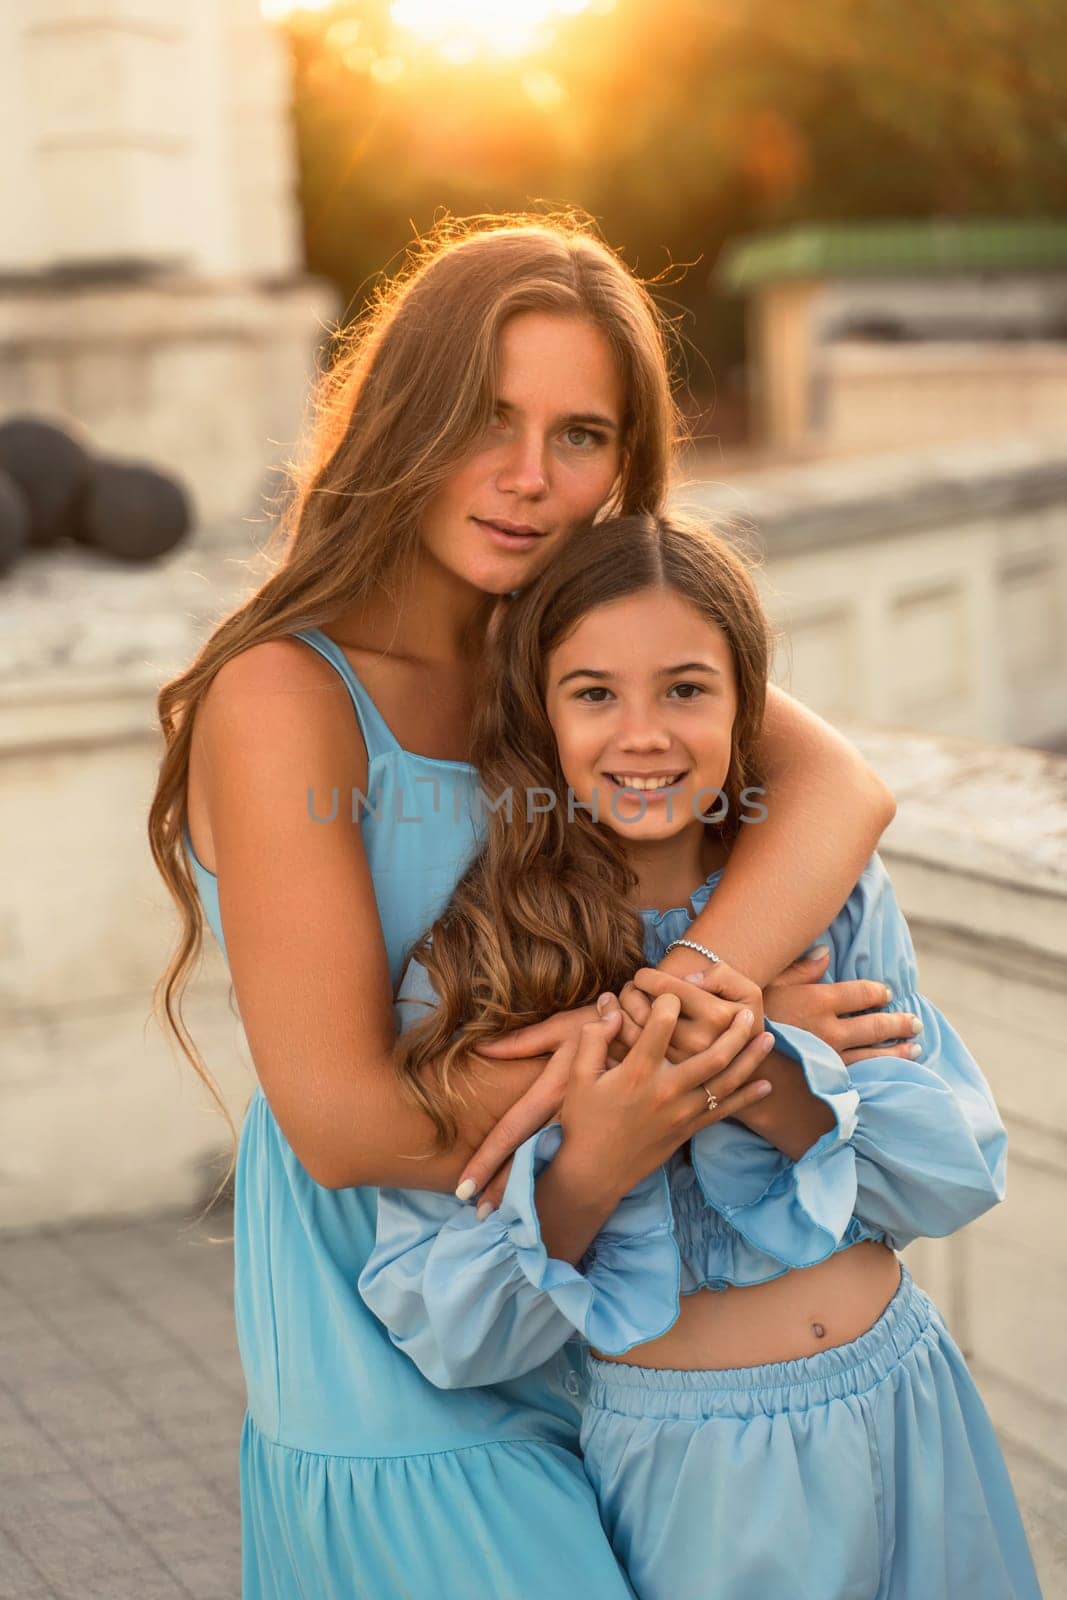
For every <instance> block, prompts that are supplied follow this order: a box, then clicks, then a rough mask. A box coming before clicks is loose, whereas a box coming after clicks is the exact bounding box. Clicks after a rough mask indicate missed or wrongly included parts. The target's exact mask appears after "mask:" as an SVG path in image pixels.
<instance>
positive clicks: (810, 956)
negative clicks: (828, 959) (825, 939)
mask: <svg viewBox="0 0 1067 1600" xmlns="http://www.w3.org/2000/svg"><path fill="white" fill-rule="evenodd" d="M829 954H830V946H829V945H828V944H817V945H816V946H815V949H814V950H809V951H808V953H807V955H806V956H805V957H804V959H805V961H821V960H822V958H823V956H828V955H829Z"/></svg>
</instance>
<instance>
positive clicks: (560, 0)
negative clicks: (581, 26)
mask: <svg viewBox="0 0 1067 1600" xmlns="http://www.w3.org/2000/svg"><path fill="white" fill-rule="evenodd" d="M589 4H590V0H508V3H507V4H505V5H501V4H500V0H449V3H448V4H447V5H442V4H441V3H440V0H393V5H392V8H391V11H390V15H391V17H392V19H393V22H394V23H396V25H397V26H398V27H400V28H403V29H405V30H406V31H407V32H409V33H412V34H414V35H415V36H416V37H417V38H419V39H421V40H422V41H423V42H424V43H426V44H429V45H433V46H434V47H435V48H436V49H437V50H438V51H440V53H441V54H442V55H444V56H446V57H448V58H449V59H451V60H454V61H468V60H471V59H473V57H474V56H476V55H480V54H482V53H491V54H493V55H500V56H518V55H523V54H525V52H526V51H528V50H531V49H533V48H534V47H535V46H536V45H538V44H539V43H540V42H541V41H542V39H543V37H544V34H545V29H546V25H547V24H550V23H551V22H553V21H554V20H556V19H557V18H560V17H564V16H575V15H576V14H577V13H578V12H580V11H586V10H588V8H589Z"/></svg>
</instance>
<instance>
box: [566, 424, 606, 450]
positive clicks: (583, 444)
mask: <svg viewBox="0 0 1067 1600" xmlns="http://www.w3.org/2000/svg"><path fill="white" fill-rule="evenodd" d="M563 437H564V438H565V439H566V441H567V443H568V444H569V445H573V446H574V448H575V449H576V450H595V449H596V447H597V445H598V444H603V443H604V435H603V434H602V433H595V432H594V431H593V429H592V428H568V429H567V431H566V432H565V433H564V435H563Z"/></svg>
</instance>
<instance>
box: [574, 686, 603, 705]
mask: <svg viewBox="0 0 1067 1600" xmlns="http://www.w3.org/2000/svg"><path fill="white" fill-rule="evenodd" d="M610 693H611V690H610V689H605V688H604V687H603V685H601V684H594V685H593V687H592V688H591V689H579V690H578V693H577V694H576V695H575V697H574V698H575V699H576V700H584V701H585V703H586V705H589V706H599V705H602V704H603V702H604V700H605V699H606V698H607V696H608V695H609V694H610Z"/></svg>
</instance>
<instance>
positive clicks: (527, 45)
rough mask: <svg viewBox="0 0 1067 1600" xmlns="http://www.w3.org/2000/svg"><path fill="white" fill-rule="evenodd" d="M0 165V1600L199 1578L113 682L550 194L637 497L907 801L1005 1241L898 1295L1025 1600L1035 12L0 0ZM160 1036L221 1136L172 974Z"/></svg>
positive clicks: (1049, 1051)
mask: <svg viewBox="0 0 1067 1600" xmlns="http://www.w3.org/2000/svg"><path fill="white" fill-rule="evenodd" d="M0 135H2V137H0V176H2V180H3V181H2V184H0V193H2V195H3V205H2V206H0V838H2V839H3V841H4V871H3V886H4V887H3V901H2V920H0V1128H2V1129H3V1132H4V1138H3V1141H2V1145H0V1342H2V1344H3V1348H4V1351H5V1357H6V1358H7V1359H6V1361H5V1365H4V1368H3V1370H2V1371H0V1430H2V1431H3V1435H4V1440H5V1445H6V1449H5V1451H4V1452H2V1453H0V1459H2V1460H3V1462H4V1465H2V1466H0V1478H2V1480H3V1481H2V1484H0V1488H2V1491H3V1492H0V1593H3V1594H12V1595H18V1596H20V1597H22V1596H27V1597H32V1596H36V1595H53V1596H59V1597H65V1596H67V1595H68V1594H69V1595H78V1596H82V1595H84V1594H86V1593H89V1592H100V1593H106V1594H107V1595H108V1596H109V1597H114V1600H119V1597H121V1596H124V1595H126V1594H127V1593H128V1594H130V1595H134V1594H136V1595H138V1596H139V1597H141V1600H145V1597H146V1596H148V1595H150V1594H159V1595H161V1596H163V1595H166V1596H171V1595H193V1596H196V1597H197V1600H211V1597H212V1596H214V1595H216V1594H217V1595H219V1596H224V1595H228V1596H232V1595H235V1594H236V1593H237V1589H238V1582H237V1577H236V1571H237V1569H236V1564H235V1563H236V1548H237V1544H236V1541H237V1523H236V1509H237V1500H236V1482H235V1462H236V1441H237V1435H238V1431H239V1427H240V1417H241V1412H242V1409H243V1401H242V1389H241V1380H240V1372H239V1368H238V1366H237V1364H236V1353H235V1349H234V1344H233V1326H232V1311H231V1306H230V1298H229V1297H230V1276H231V1272H232V1258H231V1256H230V1253H229V1246H228V1245H227V1244H226V1243H225V1242H223V1243H221V1244H212V1243H210V1237H215V1238H221V1239H222V1240H223V1241H225V1239H226V1237H227V1235H228V1233H229V1221H228V1217H227V1213H226V1207H225V1201H224V1202H223V1204H222V1205H221V1206H220V1207H217V1208H216V1209H215V1211H214V1212H213V1214H212V1216H211V1218H210V1219H209V1221H208V1222H206V1223H204V1222H203V1221H199V1222H197V1221H193V1220H191V1219H194V1218H195V1217H196V1216H197V1214H198V1212H199V1210H200V1208H201V1207H202V1206H203V1204H205V1203H206V1201H207V1199H208V1198H209V1197H210V1196H211V1194H212V1193H213V1192H214V1189H215V1187H216V1184H217V1182H218V1180H219V1177H220V1176H221V1174H222V1172H223V1171H224V1170H225V1166H226V1162H227V1159H228V1135H227V1132H226V1129H225V1127H224V1125H223V1123H222V1121H221V1118H220V1117H219V1116H218V1114H217V1113H216V1112H214V1111H213V1110H212V1108H211V1106H210V1103H209V1102H208V1100H207V1098H206V1096H205V1095H204V1094H203V1092H202V1090H201V1088H200V1086H199V1084H198V1083H197V1081H196V1080H195V1078H194V1077H193V1075H192V1073H191V1071H190V1070H189V1069H188V1068H187V1067H186V1066H185V1065H184V1064H183V1062H182V1061H181V1060H180V1058H178V1057H177V1056H176V1054H173V1053H172V1052H171V1050H170V1048H169V1046H168V1045H167V1043H166V1042H165V1040H164V1039H163V1037H162V1035H161V1034H160V1032H159V1029H158V1027H157V1026H156V1025H155V1023H154V1022H153V1021H152V1020H151V1018H150V995H151V990H152V986H153V984H154V983H155V981H156V978H157V976H158V975H159V973H160V971H161V970H162V968H163V966H164V964H165V961H166V959H167V955H168V953H169V950H170V948H171V943H172V940H173V937H174V933H175V929H176V919H175V916H174V914H173V912H172V909H171V907H170V905H169V902H168V901H167V899H166V897H165V895H164V893H163V891H162V888H161V886H160V885H159V884H158V880H156V878H155V875H154V871H153V868H152V865H151V862H150V859H149V856H148V850H147V844H146V837H145V820H146V813H147V807H148V803H149V799H150V796H151V793H152V788H153V782H154V776H155V768H156V764H157V762H158V758H159V748H160V746H159V733H158V727H157V724H156V721H155V705H154V701H155V694H156V692H157V691H158V688H159V686H160V684H161V683H163V682H164V681H165V680H166V679H167V678H168V677H169V676H170V675H172V674H173V673H174V672H175V671H176V670H177V669H178V668H179V667H181V666H182V665H183V664H185V663H186V662H187V661H188V660H189V658H190V657H191V656H192V654H193V653H194V652H195V650H196V648H197V646H198V644H199V642H200V641H201V640H202V639H203V637H204V636H205V634H206V633H207V632H208V631H209V630H210V628H211V626H212V625H213V623H214V622H215V621H216V620H217V619H218V618H220V617H221V616H222V615H224V614H225V613H226V612H227V611H228V610H229V609H230V608H231V607H232V606H233V605H234V604H235V602H236V601H237V600H238V599H239V598H240V597H241V595H242V594H243V593H245V592H246V591H247V589H248V588H249V587H251V586H252V585H253V584H254V583H255V582H256V581H258V579H259V578H260V577H261V576H262V575H263V571H264V569H263V565H262V552H263V550H264V547H265V546H266V544H267V541H268V538H269V536H270V532H271V529H272V526H273V521H274V517H275V514H276V511H277V506H278V503H279V502H278V495H279V493H280V492H281V491H282V489H283V486H284V468H285V463H286V462H287V461H289V460H291V459H292V458H293V456H294V454H295V453H297V452H298V451H299V449H300V440H301V437H302V430H303V428H304V426H305V423H306V420H307V413H308V404H309V396H310V388H311V383H312V380H313V377H314V374H315V372H316V371H317V370H321V369H323V368H324V367H325V366H326V365H328V363H329V360H330V357H331V351H332V347H333V346H332V336H333V334H334V333H335V332H336V330H337V329H338V328H340V327H343V326H344V325H345V324H346V322H347V321H349V320H350V319H351V318H353V317H355V316H357V315H358V314H359V310H360V307H361V306H362V305H363V304H364V302H365V300H366V298H367V297H368V296H369V295H371V294H373V292H374V288H375V284H376V282H377V281H378V278H379V275H380V274H381V273H382V272H383V271H384V272H388V271H389V270H390V269H394V268H396V267H397V266H398V265H400V264H401V262H402V261H403V259H404V253H405V249H406V247H407V246H408V244H409V242H410V241H411V239H412V238H413V237H415V236H417V235H419V234H424V233H426V232H427V231H428V230H429V229H430V228H431V227H432V226H433V225H434V224H435V222H437V221H439V220H440V219H441V218H442V217H443V216H447V215H449V214H451V215H457V216H464V215H469V214H473V213H483V212H493V211H499V210H509V209H530V208H532V209H535V210H542V211H545V212H549V211H556V210H560V209H566V208H568V207H578V208H582V209H584V210H587V211H588V212H590V213H592V214H593V215H594V216H595V217H596V218H597V220H598V222H599V225H600V228H601V230H602V233H603V236H604V238H605V239H606V240H607V242H608V243H609V244H611V245H612V246H613V247H615V248H617V249H618V250H620V252H621V253H622V255H623V256H624V258H625V260H626V261H627V262H628V263H629V264H630V266H631V267H632V268H634V270H635V271H637V273H638V274H639V275H640V276H641V277H643V278H644V279H646V280H647V281H649V282H650V283H651V285H652V287H653V292H654V293H655V294H656V296H657V298H658V299H659V301H660V303H661V305H663V306H664V308H665V309H666V310H667V311H668V313H669V314H670V316H671V317H672V319H673V321H674V326H675V329H676V333H677V343H678V381H679V385H680V393H681V399H682V403H683V408H684V410H685V413H686V417H687V421H688V423H689V426H690V429H691V432H692V436H693V443H692V445H691V447H690V448H689V449H688V450H687V451H686V453H685V454H684V457H683V459H682V462H681V467H680V471H679V475H678V480H677V483H676V485H675V496H676V498H677V500H678V502H679V503H681V504H685V505H687V506H689V507H690V508H693V509H704V510H706V511H711V512H713V513H714V514H715V515H716V517H718V518H720V519H721V520H722V522H723V525H724V526H728V527H730V528H731V529H733V530H734V531H735V532H736V534H737V536H738V537H740V538H741V539H742V540H743V541H744V543H745V546H746V548H747V549H748V550H750V551H751V552H753V553H754V554H755V555H757V556H758V558H759V560H760V563H761V566H760V582H761V585H762V587H763V592H764V595H765V598H766V601H767V604H768V606H769V608H770V610H771V613H772V616H773V618H774V620H775V622H776V623H777V625H778V627H779V629H780V631H781V637H782V643H781V648H780V651H779V655H778V659H777V662H776V668H775V675H776V678H777V680H778V681H779V682H780V683H781V684H783V686H785V687H786V688H789V689H791V690H792V692H794V693H795V694H797V695H798V696H800V698H802V699H803V700H805V701H806V702H807V703H808V704H810V705H812V706H813V707H814V708H815V709H816V710H817V711H819V712H820V713H821V714H823V715H824V716H826V717H828V718H829V719H830V720H831V721H833V722H834V723H835V724H837V725H838V726H840V727H841V728H843V729H844V731H845V732H846V733H847V734H848V735H849V736H850V737H851V738H852V739H854V740H855V742H856V743H857V744H858V745H859V746H860V748H861V749H863V750H864V752H865V753H866V754H867V756H868V758H869V759H870V760H871V761H872V762H873V763H874V764H875V765H876V766H877V767H878V769H879V770H880V771H881V772H882V773H883V775H884V776H885V777H886V779H887V781H888V782H889V783H890V785H891V786H892V788H893V789H894V791H895V793H896V794H897V797H898V801H899V815H898V817H897V819H896V821H895V822H894V823H893V825H892V827H891V828H890V830H889V832H888V833H887V835H886V838H885V841H884V846H883V853H884V855H885V857H886V860H887V862H888V865H889V867H890V870H891V872H892V874H893V877H894V881H895V883H896V885H897V888H898V893H899V895H900V898H901V901H902V904H903V906H904V910H905V912H906V914H907V915H908V918H909V921H910V923H911V926H912V929H913V932H914V936H915V942H916V946H917V949H918V954H919V960H920V967H921V970H922V973H923V980H924V988H925V989H926V991H927V992H929V993H930V994H931V995H932V997H933V998H934V999H935V1000H936V1001H937V1002H938V1003H939V1004H940V1005H941V1006H942V1007H943V1009H944V1010H945V1011H946V1012H947V1013H948V1015H949V1016H950V1017H951V1018H952V1020H953V1021H954V1022H955V1023H956V1025H957V1026H958V1027H959V1029H960V1031H961V1032H962V1034H963V1036H964V1038H965V1039H966V1040H967V1042H968V1043H969V1044H970V1046H971V1048H972V1050H973V1051H974V1053H975V1055H976V1056H977V1058H978V1059H979V1061H980V1062H981V1064H982V1065H983V1068H984V1070H985V1071H986V1073H987V1075H988V1076H989V1078H990V1081H991V1082H992V1084H993V1088H994V1091H995V1093H996V1095H997V1098H998V1102H999V1104H1000V1106H1001V1110H1002V1114H1003V1116H1004V1118H1005V1122H1006V1123H1007V1125H1008V1130H1009V1135H1010V1145H1011V1158H1010V1175H1009V1197H1008V1200H1007V1201H1006V1203H1005V1204H1004V1205H1003V1206H1001V1207H999V1208H998V1209H997V1210H996V1211H995V1212H994V1213H993V1214H991V1215H990V1216H988V1217H986V1218H983V1219H981V1221H979V1222H978V1223H976V1224H974V1225H972V1226H971V1227H970V1228H968V1229H966V1230H965V1231H964V1232H963V1233H962V1234H960V1235H958V1236H956V1237H955V1238H953V1239H951V1240H947V1241H930V1242H924V1243H921V1244H919V1245H916V1246H914V1247H912V1249H911V1250H909V1252H908V1256H907V1259H908V1261H909V1264H910V1265H911V1266H912V1268H913V1270H914V1271H915V1273H916V1275H917V1277H918V1278H919V1280H920V1281H921V1282H922V1283H923V1284H924V1285H925V1286H926V1287H927V1288H929V1289H930V1291H931V1292H932V1293H933V1294H934V1296H935V1298H936V1299H937V1300H938V1302H939V1303H940V1305H941V1306H942V1309H943V1310H944V1311H945V1313H946V1316H947V1319H948V1321H949V1323H950V1325H951V1327H952V1329H953V1331H954V1333H955V1335H956V1337H957V1338H958V1339H959V1340H960V1342H961V1344H962V1345H963V1347H964V1349H965V1352H966V1353H967V1355H968V1358H969V1360H970V1361H971V1364H972V1368H973V1370H974V1372H975V1375H976V1377H977V1379H978V1381H979V1385H980V1388H981V1390H982V1393H983V1396H984V1398H985V1400H986V1403H987V1405H988V1406H989V1408H990V1411H991V1413H992V1414H993V1417H994V1421H995V1423H996V1425H997V1428H998V1431H999V1432H1000V1436H1001V1439H1002V1441H1003V1442H1004V1445H1005V1449H1006V1451H1007V1453H1008V1457H1009V1462H1010V1465H1011V1470H1012V1474H1013V1479H1014V1481H1015V1484H1016V1488H1017V1491H1018V1493H1019V1496H1020V1500H1021V1502H1022V1504H1023V1509H1024V1513H1025V1516H1026V1519H1027V1526H1028V1529H1029V1531H1030V1534H1031V1537H1032V1540H1033V1544H1034V1549H1035V1553H1036V1555H1037V1558H1038V1562H1039V1567H1040V1570H1041V1573H1042V1580H1043V1583H1044V1586H1045V1592H1046V1594H1048V1595H1057V1594H1065V1595H1067V1381H1065V1379H1064V1370H1065V1364H1064V1359H1063V1357H1064V1355H1065V1353H1067V1352H1065V1349H1064V1341H1063V1336H1062V1333H1061V1327H1062V1321H1063V1309H1064V1299H1065V1296H1064V1277H1063V1270H1064V1266H1065V1264H1067V1247H1065V1245H1064V1243H1063V1239H1062V1236H1061V1233H1060V1230H1059V1229H1058V1227H1057V1226H1056V1222H1055V1219H1056V1218H1057V1217H1058V1216H1060V1215H1061V1214H1062V1212H1063V1210H1064V1207H1065V1204H1067V1074H1065V1071H1064V1066H1063V1039H1064V1038H1065V1037H1067V914H1065V913H1067V506H1065V489H1067V14H1065V13H1064V11H1063V9H1062V7H1060V6H1057V5H1056V4H1054V3H1052V0H971V3H970V4H969V5H967V6H966V7H961V6H958V5H952V4H949V3H947V0H819V3H818V4H815V3H813V0H761V3H759V4H756V3H755V0H657V3H656V4H655V5H653V4H650V3H647V0H508V3H507V4H499V3H496V4H487V3H484V0H462V3H461V0H456V3H446V0H337V3H332V4H314V5H311V4H306V5H302V6H297V5H290V4H286V3H285V0H262V4H259V3H257V0H186V3H185V4H184V6H183V7H181V8H176V7H174V6H173V5H170V4H168V3H166V0H0ZM186 1011H187V1018H188V1021H189V1025H190V1027H191V1029H192V1032H193V1035H194V1037H195V1039H196V1041H197V1043H198V1045H199V1047H200V1049H201V1051H202V1053H203V1055H204V1057H205V1058H206V1060H207V1061H208V1064H209V1066H210V1067H211V1069H212V1070H213V1072H214V1073H215V1075H216V1077H217V1078H218V1080H219V1081H220V1083H221V1084H222V1086H223V1088H224V1091H225V1094H226V1097H227V1101H228V1103H229V1104H230V1106H231V1108H232V1110H233V1113H234V1115H235V1117H237V1118H239V1117H240V1115H241V1113H242V1111H243V1108H244V1106H245V1104H246V1103H247V1100H248V1098H249V1095H250V1093H251V1087H252V1082H253V1075H252V1067H251V1063H250V1061H249V1058H248V1053H247V1049H246V1047H245V1044H244V1041H243V1036H242V1033H241V1028H240V1023H239V1020H238V1018H237V1014H236V1008H235V1006H234V1004H233V999H232V995H231V992H230V988H229V983H228V978H227V974H226V971H225V967H224V965H223V963H222V961H221V958H220V957H219V955H218V952H217V951H216V950H215V949H214V947H213V946H212V947H210V948H209V949H207V950H206V951H205V956H204V960H203V965H202V970H201V973H200V975H199V978H198V980H197V982H196V984H195V986H194V990H193V993H192V994H191V996H190V999H189V1002H188V1004H187V1008H186ZM72 1530H73V1532H72ZM88 1575H92V1582H94V1583H98V1584H99V1585H102V1587H98V1588H96V1589H92V1590H90V1588H88V1587H86V1585H87V1583H88V1582H89V1576H88ZM5 1581H6V1582H7V1584H8V1587H7V1588H6V1589H5V1588H4V1583H5ZM917 1600H918V1597H917Z"/></svg>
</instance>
